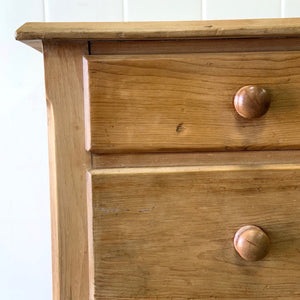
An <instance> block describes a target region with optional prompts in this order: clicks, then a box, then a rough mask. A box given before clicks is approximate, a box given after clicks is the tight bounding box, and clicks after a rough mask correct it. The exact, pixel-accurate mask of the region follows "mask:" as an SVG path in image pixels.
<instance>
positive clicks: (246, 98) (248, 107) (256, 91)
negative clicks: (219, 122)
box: [234, 85, 271, 119]
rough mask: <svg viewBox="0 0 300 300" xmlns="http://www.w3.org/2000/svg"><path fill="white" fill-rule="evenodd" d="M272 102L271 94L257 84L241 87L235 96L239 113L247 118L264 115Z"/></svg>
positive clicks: (235, 105) (235, 103)
mask: <svg viewBox="0 0 300 300" xmlns="http://www.w3.org/2000/svg"><path fill="white" fill-rule="evenodd" d="M270 102H271V97H270V94H269V93H268V92H267V91H266V90H265V89H264V88H262V87H260V86H257V85H247V86H244V87H242V88H240V89H239V90H238V91H237V92H236V94H235V97H234V107H235V109H236V111H237V113H238V114H239V115H240V116H242V117H244V118H246V119H254V118H259V117H261V116H262V115H264V114H265V113H266V112H267V111H268V108H269V106H270Z"/></svg>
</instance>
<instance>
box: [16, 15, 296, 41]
mask: <svg viewBox="0 0 300 300" xmlns="http://www.w3.org/2000/svg"><path fill="white" fill-rule="evenodd" d="M299 35H300V18H289V19H284V18H282V19H244V20H217V21H177V22H117V23H116V22H76V23H72V22H63V23H52V22H50V23H40V22H32V23H25V24H24V25H23V26H21V27H20V28H19V29H18V30H17V31H16V39H17V40H23V41H26V40H45V39H48V40H49V39H50V40H51V39H59V40H61V39H66V40H115V39H117V40H128V39H129V40H132V39H139V40H147V39H182V38H194V39H195V38H201V39H202V38H238V37H270V36H279V37H282V36H299Z"/></svg>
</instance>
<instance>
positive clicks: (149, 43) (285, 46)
mask: <svg viewBox="0 0 300 300" xmlns="http://www.w3.org/2000/svg"><path fill="white" fill-rule="evenodd" d="M293 50H300V38H297V37H289V38H278V37H273V38H263V39H262V38H251V39H249V38H228V39H184V40H136V41H128V40H121V41H120V40H114V41H91V42H90V52H91V53H90V54H92V55H103V54H106V55H107V54H163V53H202V52H221V53H224V52H250V51H293Z"/></svg>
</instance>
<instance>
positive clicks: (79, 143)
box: [44, 41, 91, 300]
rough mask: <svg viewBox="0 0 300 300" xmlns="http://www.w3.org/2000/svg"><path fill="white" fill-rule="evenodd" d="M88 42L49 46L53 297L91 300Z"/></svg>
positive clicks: (46, 47) (46, 52)
mask: <svg viewBox="0 0 300 300" xmlns="http://www.w3.org/2000/svg"><path fill="white" fill-rule="evenodd" d="M87 53H88V45H87V42H77V43H70V42H47V41H45V42H44V61H45V81H46V96H47V104H48V119H49V126H48V128H49V158H50V187H51V190H50V193H51V220H52V257H53V299H54V300H67V299H68V300H71V299H72V300H87V299H88V297H89V266H88V238H87V204H86V201H85V199H86V193H87V191H86V180H85V177H86V169H87V168H89V167H90V165H91V162H90V155H89V154H88V153H87V152H86V151H85V150H84V108H83V82H82V55H84V54H87Z"/></svg>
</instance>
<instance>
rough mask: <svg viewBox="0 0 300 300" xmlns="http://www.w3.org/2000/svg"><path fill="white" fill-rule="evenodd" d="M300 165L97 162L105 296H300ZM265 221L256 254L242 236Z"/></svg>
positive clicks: (97, 237) (99, 287)
mask: <svg viewBox="0 0 300 300" xmlns="http://www.w3.org/2000/svg"><path fill="white" fill-rule="evenodd" d="M299 179H300V165H299V164H294V165H288V164H282V165H272V164H271V165H264V166H251V165H249V166H243V165H240V166H238V165H236V166H222V167H220V166H218V165H215V166H205V167H203V166H199V167H197V166H194V167H176V168H172V167H170V168H137V169H133V168H128V169H111V170H94V171H91V184H92V187H91V189H92V195H91V197H92V198H91V199H90V205H92V210H93V234H94V235H93V243H94V259H95V299H110V298H113V299H121V298H134V299H155V297H157V299H170V298H173V299H176V298H179V299H180V298H184V299H187V298H191V299H208V298H221V299H277V298H278V299H297V298H298V297H300V286H299V281H300V268H299V262H300V252H299V249H300V239H299V236H300V210H299V201H300V198H299V188H300V185H299ZM247 224H254V225H257V226H260V227H262V228H264V230H265V232H266V233H267V234H268V236H269V237H270V239H271V249H270V252H269V254H268V255H267V256H266V257H265V258H264V259H263V260H262V261H258V262H246V261H244V260H243V259H242V258H241V257H240V256H239V255H238V254H237V253H236V251H235V249H234V246H233V237H234V234H235V232H236V231H237V230H238V229H239V228H240V227H241V226H243V225H247Z"/></svg>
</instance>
